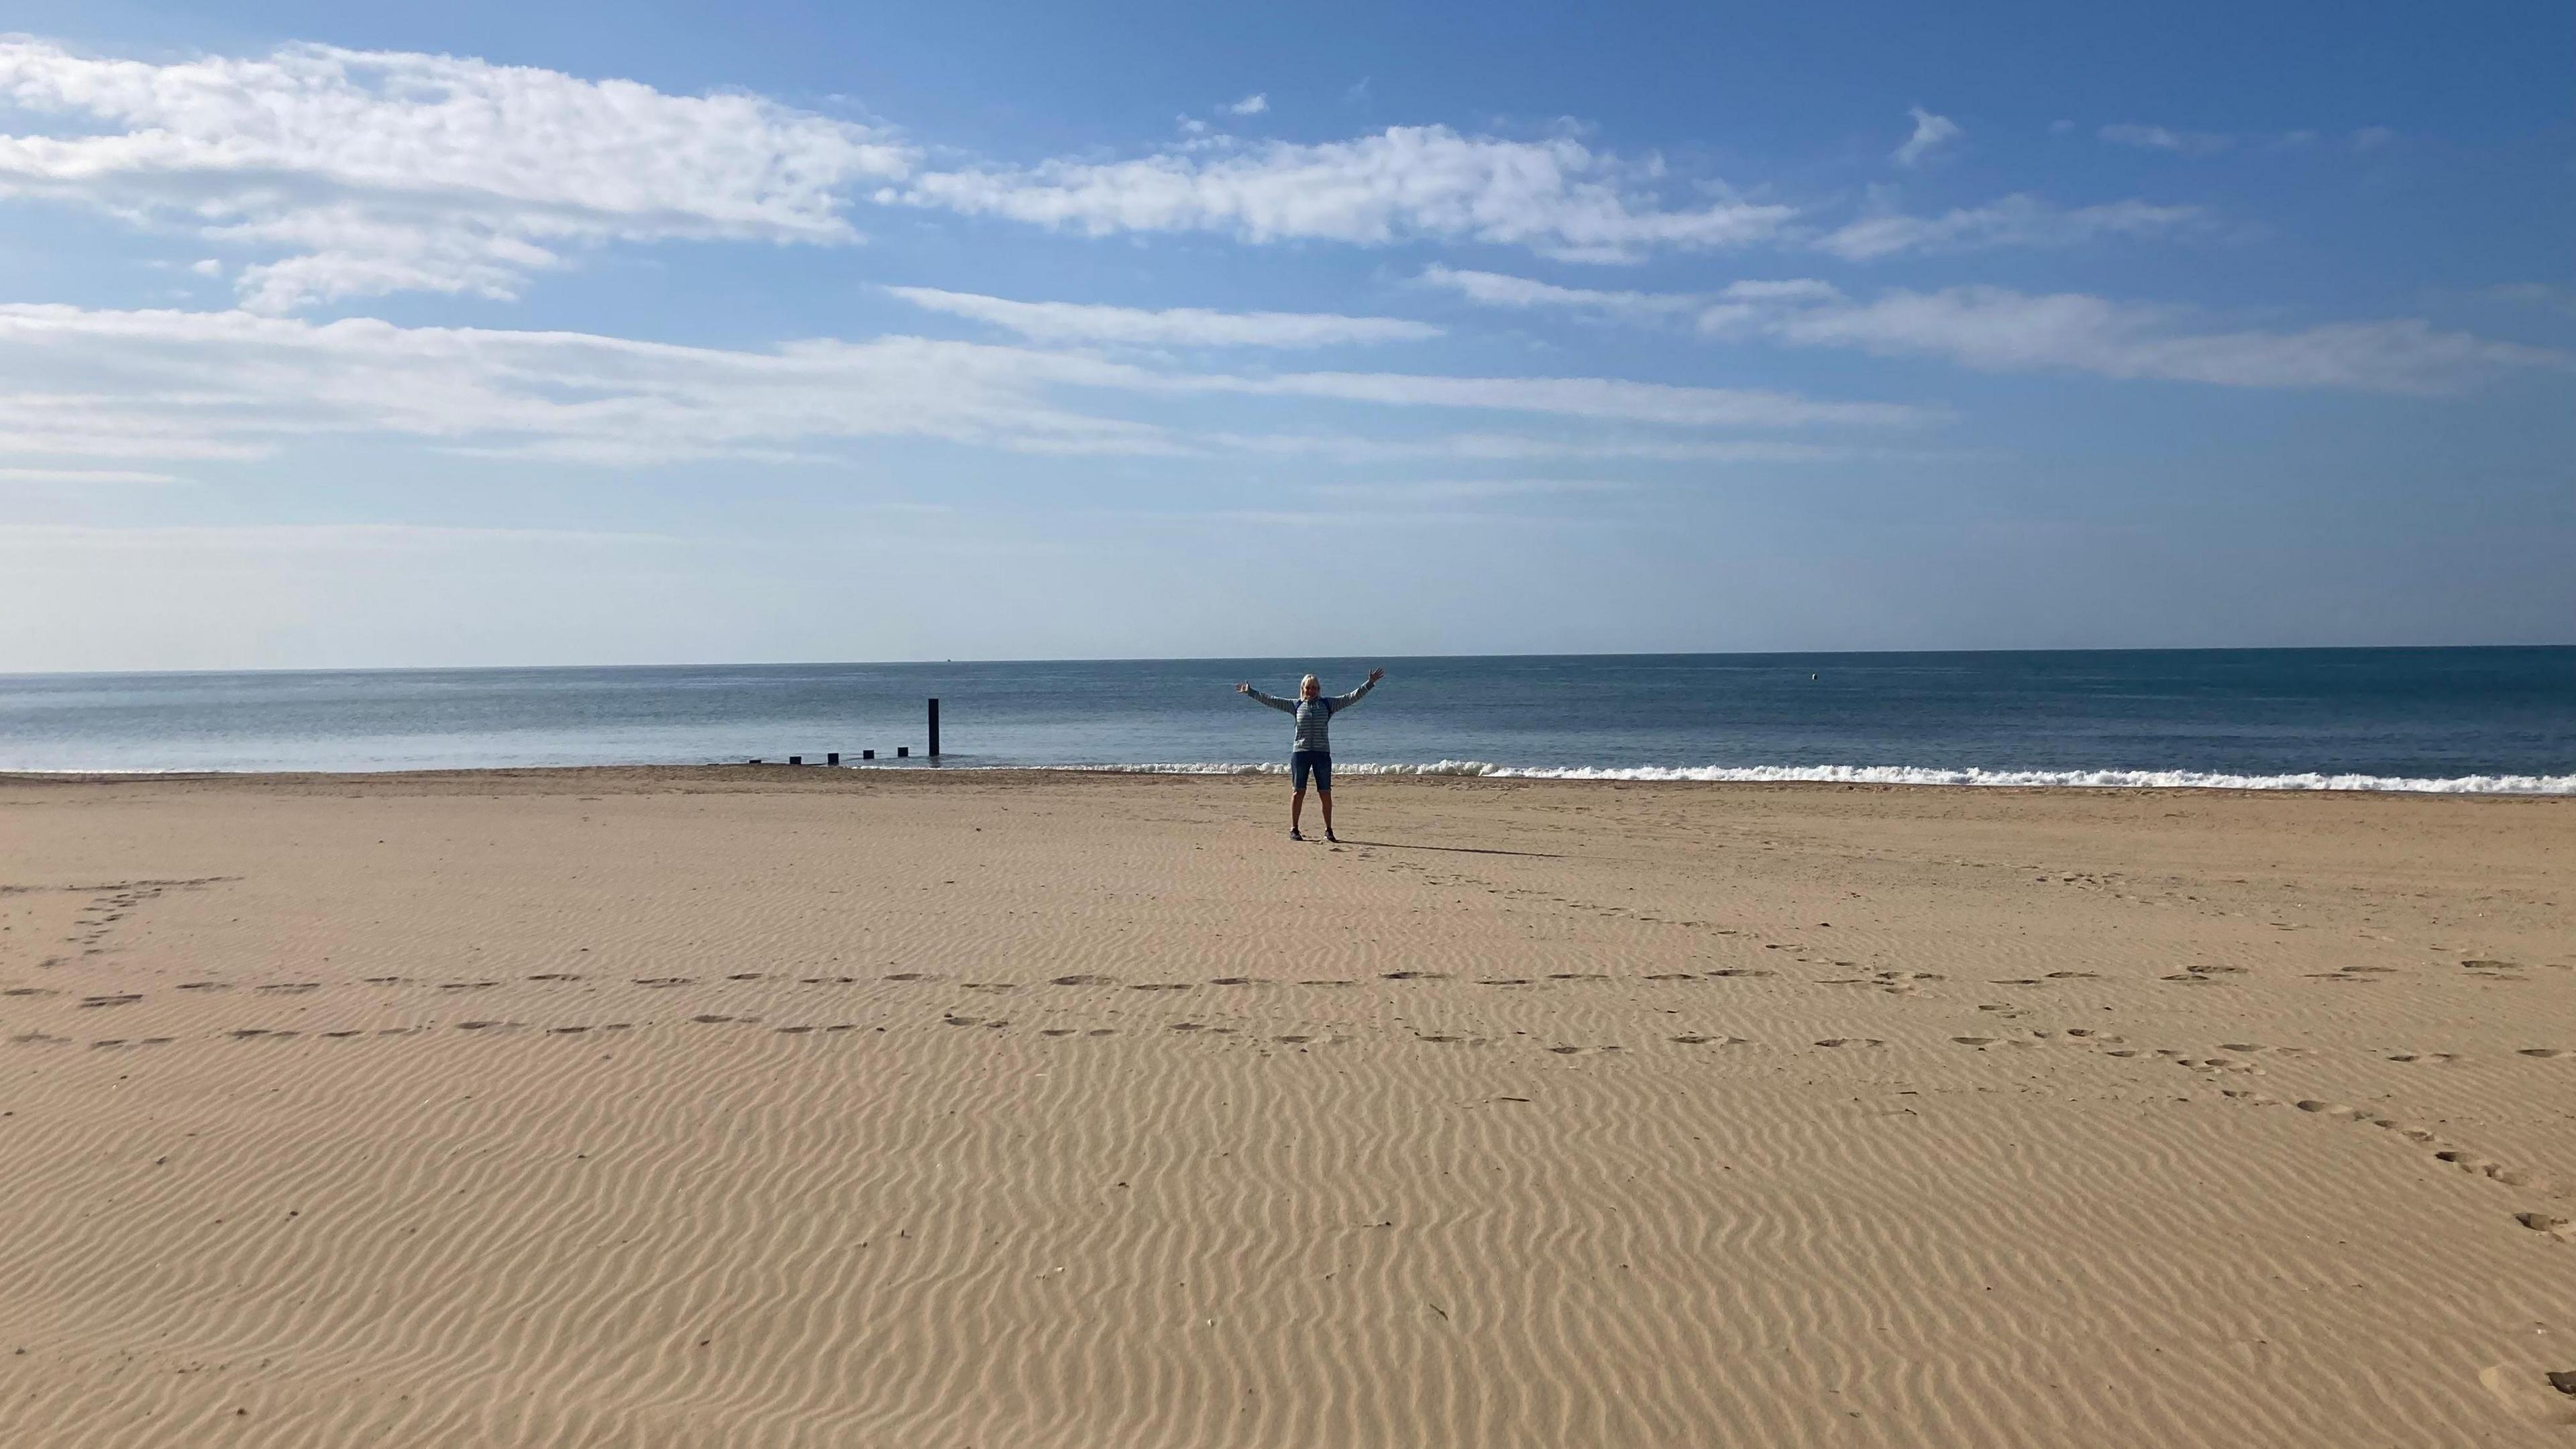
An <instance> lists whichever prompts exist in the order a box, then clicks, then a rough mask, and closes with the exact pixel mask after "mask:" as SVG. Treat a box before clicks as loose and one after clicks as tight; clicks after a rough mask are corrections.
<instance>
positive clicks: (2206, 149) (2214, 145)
mask: <svg viewBox="0 0 2576 1449" xmlns="http://www.w3.org/2000/svg"><path fill="white" fill-rule="evenodd" d="M2097 134H2099V135H2100V136H2101V138H2102V139H2103V140H2105V141H2108V142H2110V143H2111V144H2113V145H2115V146H2135V147H2137V148H2138V149H2140V150H2142V151H2171V152H2174V153H2176V154H2177V155H2184V156H2206V155H2209V154H2211V153H2213V152H2217V151H2224V150H2226V149H2227V148H2228V147H2230V146H2233V145H2235V144H2236V138H2235V137H2233V136H2223V135H2220V134H2218V133H2216V132H2213V131H2177V130H2174V129H2173V128H2172V127H2170V126H2141V125H2135V124H2131V123H2125V122H2124V123H2121V124H2119V125H2111V126H2104V127H2103V128H2102V129H2101V131H2100V132H2098V133H2097Z"/></svg>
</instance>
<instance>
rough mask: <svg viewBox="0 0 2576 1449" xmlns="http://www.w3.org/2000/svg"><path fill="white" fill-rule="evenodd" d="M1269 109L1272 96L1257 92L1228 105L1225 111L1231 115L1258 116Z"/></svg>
mask: <svg viewBox="0 0 2576 1449" xmlns="http://www.w3.org/2000/svg"><path fill="white" fill-rule="evenodd" d="M1269 109H1270V97H1268V96H1267V95H1263V94H1260V93H1258V92H1256V93H1254V94H1252V95H1248V96H1245V97H1244V98H1243V99H1242V100H1239V101H1236V102H1235V103H1234V104H1233V105H1230V106H1228V107H1226V108H1225V113H1226V114H1227V115H1229V116H1257V115H1260V114H1261V113H1262V112H1263V111H1266V110H1269Z"/></svg>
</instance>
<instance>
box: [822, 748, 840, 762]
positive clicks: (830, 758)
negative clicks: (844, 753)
mask: <svg viewBox="0 0 2576 1449" xmlns="http://www.w3.org/2000/svg"><path fill="white" fill-rule="evenodd" d="M823 763H824V764H827V765H837V764H839V763H841V752H840V751H839V750H834V751H832V752H831V753H830V754H828V755H825V756H824V757H823Z"/></svg>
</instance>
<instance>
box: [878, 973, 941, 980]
mask: <svg viewBox="0 0 2576 1449" xmlns="http://www.w3.org/2000/svg"><path fill="white" fill-rule="evenodd" d="M938 979H939V978H938V977H936V976H933V975H931V974H930V973H929V972H927V971H898V972H896V973H894V974H893V975H892V976H889V977H887V978H886V980H888V981H936V980H938Z"/></svg>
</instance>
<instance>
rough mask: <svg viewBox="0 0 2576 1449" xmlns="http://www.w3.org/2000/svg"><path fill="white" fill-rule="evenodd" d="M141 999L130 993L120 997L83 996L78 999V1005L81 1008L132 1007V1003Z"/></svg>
mask: <svg viewBox="0 0 2576 1449" xmlns="http://www.w3.org/2000/svg"><path fill="white" fill-rule="evenodd" d="M142 999H143V998H142V997H141V996H140V995H138V994H135V993H132V992H128V993H126V994H124V995H120V996H84V997H82V998H81V999H80V1001H79V1002H78V1005H80V1006H83V1007H91V1006H132V1005H133V1004H134V1003H136V1002H138V1001H141V1000H142Z"/></svg>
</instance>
